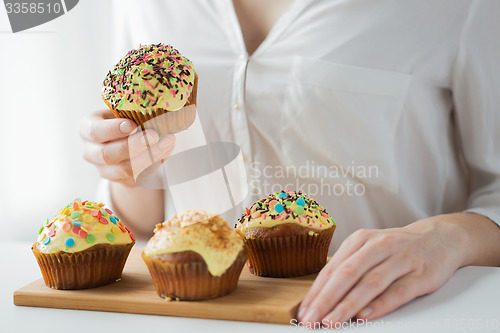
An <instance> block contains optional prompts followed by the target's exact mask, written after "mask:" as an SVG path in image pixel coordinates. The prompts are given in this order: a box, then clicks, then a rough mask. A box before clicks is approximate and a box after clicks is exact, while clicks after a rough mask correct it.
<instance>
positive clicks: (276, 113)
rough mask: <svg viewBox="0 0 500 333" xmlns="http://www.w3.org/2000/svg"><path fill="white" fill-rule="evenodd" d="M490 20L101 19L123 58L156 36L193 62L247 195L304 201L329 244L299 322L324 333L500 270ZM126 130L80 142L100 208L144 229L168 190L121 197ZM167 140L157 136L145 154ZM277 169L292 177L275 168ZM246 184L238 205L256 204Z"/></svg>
mask: <svg viewBox="0 0 500 333" xmlns="http://www.w3.org/2000/svg"><path fill="white" fill-rule="evenodd" d="M499 10H500V4H499V3H498V2H495V1H491V0H490V1H488V0H485V1H472V0H458V1H457V0H440V1H433V2H427V1H426V2H422V1H418V0H406V1H398V0H380V1H370V0H349V1H327V0H309V1H290V0H280V1H272V2H269V1H265V0H259V1H255V0H234V1H233V2H231V1H229V0H227V1H212V2H206V1H189V2H186V3H184V2H183V4H182V6H180V5H179V3H178V2H174V1H164V2H161V3H158V2H155V3H153V2H152V1H151V2H140V4H139V3H138V2H130V3H126V4H125V3H124V2H122V1H121V2H119V3H118V4H117V6H116V8H114V12H113V15H114V16H113V19H114V21H113V22H114V27H116V29H117V31H118V33H117V35H116V38H115V41H116V42H117V44H116V45H117V46H116V49H117V50H119V52H120V55H121V54H125V53H126V51H127V50H128V49H130V48H132V47H136V46H138V45H139V43H143V44H145V43H153V42H155V43H156V42H165V43H170V44H172V45H174V46H175V47H177V48H178V49H180V50H181V52H182V53H183V54H186V55H187V56H188V57H189V58H190V59H191V60H192V61H193V63H194V64H195V67H196V69H197V72H198V74H199V77H200V81H199V82H200V84H199V99H198V103H199V104H198V105H199V106H198V114H199V117H200V120H201V124H202V126H203V128H204V131H205V135H206V137H207V138H208V140H209V141H231V142H234V143H236V144H238V145H239V146H240V147H241V150H242V153H243V154H244V156H245V163H246V167H247V171H248V173H249V177H250V179H254V180H255V179H256V180H257V181H256V182H255V183H256V184H261V185H262V187H265V186H264V184H269V183H271V184H278V185H282V186H286V185H287V184H293V185H294V186H296V187H300V186H309V189H316V193H309V194H311V195H312V196H313V197H315V198H316V199H317V200H318V201H319V202H320V203H321V204H322V205H323V206H325V207H327V208H328V210H329V211H330V213H331V214H332V215H333V216H334V218H335V219H336V221H337V223H338V232H337V234H336V236H335V237H334V241H333V246H332V248H331V251H332V252H333V250H335V249H336V248H337V247H338V249H337V251H336V252H335V254H334V255H333V257H332V259H331V260H330V262H329V263H328V264H327V265H326V266H325V267H324V268H323V270H322V271H321V272H320V274H319V275H318V277H317V279H316V281H315V283H314V284H313V286H312V288H311V290H310V292H309V294H308V295H307V297H306V298H305V299H304V301H303V302H302V304H301V306H300V308H299V311H298V319H299V320H301V321H303V322H307V323H313V322H318V321H322V320H325V321H326V322H331V323H333V324H334V323H337V322H343V321H346V320H349V319H350V318H352V317H354V316H356V317H358V318H364V319H368V320H370V319H374V318H378V317H380V316H382V315H384V314H387V313H389V312H391V311H393V310H394V309H396V308H398V307H399V306H401V305H402V304H405V303H407V302H408V301H410V300H412V299H413V298H415V297H417V296H420V295H424V294H427V293H430V292H433V291H435V290H436V289H438V288H439V287H440V286H442V285H443V284H444V283H445V282H446V281H447V280H448V279H449V278H450V277H451V275H452V274H453V273H454V272H455V271H456V270H457V269H458V268H460V267H462V266H466V265H492V266H498V265H500V230H499V227H498V224H497V223H500V145H498V142H500V112H498V105H500V94H498V91H500V75H498V74H499V73H500V39H499V38H498V32H499V31H500V23H499V22H498V20H497V18H496V16H495V13H498V12H499ZM123 37H126V38H123ZM495 73H496V74H495ZM134 128H135V124H134V123H133V122H131V121H128V120H123V119H114V118H113V117H112V115H111V114H110V112H109V111H102V112H97V113H94V114H92V115H91V116H90V117H88V118H87V119H86V120H85V121H84V122H83V124H82V127H81V135H82V138H83V140H84V141H85V149H84V157H85V158H86V160H88V161H89V162H91V163H93V164H95V165H96V166H97V168H98V169H99V171H100V173H101V175H102V176H103V178H105V179H108V180H109V181H110V185H109V189H110V195H111V201H112V202H113V205H114V209H115V210H117V211H118V213H120V216H123V218H124V219H125V220H126V221H127V223H128V225H131V226H134V227H135V228H134V229H135V231H136V232H140V233H142V234H143V235H146V234H147V233H148V232H150V230H151V228H152V225H154V224H155V223H158V222H161V221H163V219H164V217H165V214H168V215H171V213H170V212H169V211H168V209H167V212H165V211H164V207H165V205H166V204H165V203H166V202H167V203H168V200H169V197H168V194H165V192H164V191H161V190H149V189H145V188H140V187H137V186H135V182H134V178H133V175H132V174H133V173H132V172H131V170H130V161H129V158H130V156H129V154H128V146H127V136H128V135H129V134H130V133H131V132H132V131H133V130H134ZM149 135H150V141H151V142H153V143H156V142H157V141H158V136H157V134H156V133H154V132H153V133H149ZM174 146H175V138H174V137H173V136H168V137H165V138H162V139H161V140H160V141H159V142H158V143H157V144H156V145H155V146H154V147H153V150H154V154H155V156H156V159H157V160H161V159H166V158H168V156H169V155H170V154H171V152H172V150H173V147H174ZM283 165H286V166H288V167H290V168H292V169H293V168H295V170H306V171H307V172H303V173H299V172H287V173H285V174H283V173H278V172H272V171H273V170H276V169H277V168H279V167H280V166H283ZM263 168H268V169H267V171H269V170H271V171H270V172H262V171H263ZM269 168H270V169H269ZM300 168H303V169H300ZM304 168H305V169H304ZM370 168H371V169H370ZM288 170H289V169H288ZM318 170H322V172H315V171H318ZM325 170H326V171H325ZM339 170H340V172H339ZM363 170H365V171H366V170H374V172H372V173H367V172H361V171H363ZM312 185H314V186H312ZM349 185H351V190H352V189H356V191H351V192H349V191H348V190H349ZM353 186H357V187H353ZM251 190H252V191H251V192H252V193H251V194H252V195H249V196H248V202H251V201H252V200H255V199H256V198H258V196H259V194H266V193H267V192H269V191H268V189H267V188H264V189H262V191H260V192H259V187H258V186H256V187H255V188H254V189H251ZM230 213H231V212H230ZM235 214H236V213H233V216H232V219H233V221H234V219H235V218H236V215H235ZM142 221H150V223H148V224H144V223H143V222H142ZM339 244H341V245H340V247H339Z"/></svg>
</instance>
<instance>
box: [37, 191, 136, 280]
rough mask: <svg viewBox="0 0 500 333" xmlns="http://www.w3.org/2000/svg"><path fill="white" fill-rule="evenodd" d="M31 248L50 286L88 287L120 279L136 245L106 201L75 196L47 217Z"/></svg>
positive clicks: (127, 229)
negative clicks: (105, 203)
mask: <svg viewBox="0 0 500 333" xmlns="http://www.w3.org/2000/svg"><path fill="white" fill-rule="evenodd" d="M38 234H39V235H38V239H37V241H36V243H35V244H34V245H33V246H32V247H31V249H32V250H33V253H34V254H35V257H36V259H37V261H38V265H39V266H40V270H41V271H42V275H43V279H44V281H45V284H46V285H47V286H48V287H51V288H54V289H86V288H94V287H98V286H102V285H105V284H108V283H112V282H114V281H116V280H118V279H120V277H121V274H122V271H123V267H124V266H125V261H126V260H127V257H128V255H129V253H130V250H131V249H132V247H133V246H134V244H135V238H134V235H133V234H132V232H131V231H130V229H129V228H127V227H126V226H124V225H123V223H122V222H121V221H120V219H119V218H118V217H117V216H116V215H114V214H113V212H112V211H111V210H110V209H108V208H105V207H104V204H103V203H96V202H91V201H81V200H80V199H75V200H74V201H73V202H71V203H70V204H68V205H67V206H66V207H64V208H62V209H59V210H58V211H57V213H56V216H55V217H54V218H52V219H47V221H46V223H45V225H43V226H42V227H41V228H40V230H39V231H38Z"/></svg>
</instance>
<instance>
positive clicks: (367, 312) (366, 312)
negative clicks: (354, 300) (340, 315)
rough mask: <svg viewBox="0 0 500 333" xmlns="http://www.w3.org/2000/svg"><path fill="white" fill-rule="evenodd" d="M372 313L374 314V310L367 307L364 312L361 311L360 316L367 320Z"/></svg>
mask: <svg viewBox="0 0 500 333" xmlns="http://www.w3.org/2000/svg"><path fill="white" fill-rule="evenodd" d="M371 313H372V308H370V307H367V308H364V309H363V310H361V312H360V313H359V315H360V316H361V317H363V318H367V317H368V316H369V315H370V314H371Z"/></svg>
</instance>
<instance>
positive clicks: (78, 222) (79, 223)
mask: <svg viewBox="0 0 500 333" xmlns="http://www.w3.org/2000/svg"><path fill="white" fill-rule="evenodd" d="M71 224H72V225H82V222H80V221H73V222H71Z"/></svg>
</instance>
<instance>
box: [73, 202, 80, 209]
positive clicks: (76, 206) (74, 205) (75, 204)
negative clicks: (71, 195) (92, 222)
mask: <svg viewBox="0 0 500 333" xmlns="http://www.w3.org/2000/svg"><path fill="white" fill-rule="evenodd" d="M78 208H79V207H78V203H77V202H76V201H74V202H73V209H74V210H78Z"/></svg>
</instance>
